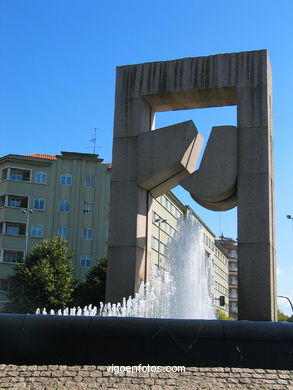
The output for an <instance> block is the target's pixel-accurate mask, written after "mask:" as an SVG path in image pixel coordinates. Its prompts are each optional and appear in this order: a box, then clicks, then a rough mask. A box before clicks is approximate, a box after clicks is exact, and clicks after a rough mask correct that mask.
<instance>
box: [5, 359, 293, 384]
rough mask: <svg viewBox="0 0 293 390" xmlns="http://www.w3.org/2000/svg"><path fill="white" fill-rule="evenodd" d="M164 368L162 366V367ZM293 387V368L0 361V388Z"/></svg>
mask: <svg viewBox="0 0 293 390" xmlns="http://www.w3.org/2000/svg"><path fill="white" fill-rule="evenodd" d="M162 369H163V370H164V371H165V369H166V367H162ZM215 388H216V389H234V390H243V389H253V390H254V389H255V390H259V389H260V390H262V389H268V390H269V389H274V390H293V372H292V371H284V370H263V369H254V370H252V369H247V368H225V367H214V368H205V367H201V368H198V367H186V369H185V372H166V371H165V372H158V373H155V372H128V373H125V372H123V373H119V374H118V375H116V374H114V373H109V372H108V371H107V367H105V366H71V367H70V366H57V365H56V366H54V365H49V366H14V365H6V364H1V365H0V390H1V389H3V390H4V389H15V390H18V389H27V390H69V389H70V390H81V389H108V390H199V389H215Z"/></svg>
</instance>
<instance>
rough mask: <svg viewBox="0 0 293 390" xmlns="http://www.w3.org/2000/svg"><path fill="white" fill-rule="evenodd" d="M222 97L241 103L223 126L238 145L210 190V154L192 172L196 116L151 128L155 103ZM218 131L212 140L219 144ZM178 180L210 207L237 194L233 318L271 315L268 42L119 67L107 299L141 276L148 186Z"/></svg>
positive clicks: (157, 189)
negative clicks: (218, 186) (221, 180)
mask: <svg viewBox="0 0 293 390" xmlns="http://www.w3.org/2000/svg"><path fill="white" fill-rule="evenodd" d="M226 105H237V129H234V130H233V129H231V128H227V127H226V128H225V129H220V130H221V131H224V132H225V134H228V133H229V134H228V135H227V139H228V142H230V143H231V145H233V148H234V149H233V150H234V151H235V153H234V157H232V158H231V161H230V162H229V164H228V165H229V166H230V167H231V169H230V170H229V175H230V176H229V178H227V180H226V182H227V183H226V184H225V185H224V186H223V188H222V190H221V191H219V193H216V194H215V193H213V192H211V193H209V194H206V193H205V192H204V191H202V190H201V188H203V187H204V186H205V181H206V180H208V179H207V177H208V175H209V172H213V169H215V164H214V166H213V164H211V166H209V164H207V165H208V166H206V167H205V168H203V169H202V173H196V174H193V175H194V180H193V179H191V177H192V176H193V175H190V174H191V173H192V171H193V170H194V165H195V162H196V159H197V156H198V150H199V148H200V145H201V137H200V135H199V134H198V133H197V130H196V128H195V126H194V125H193V123H192V122H184V123H181V124H177V125H174V126H170V128H169V129H166V128H165V129H161V130H160V131H159V132H157V131H156V132H153V133H152V130H153V118H154V113H155V112H158V111H170V110H178V109H190V108H203V107H217V106H226ZM155 133H157V134H156V135H155ZM159 133H160V134H159ZM179 133H180V136H179V138H178V134H179ZM216 133H217V129H215V134H216ZM167 134H169V135H168V136H167ZM182 134H184V135H183V136H182ZM220 138H222V137H220ZM175 139H176V140H177V141H176V144H177V145H176V146H177V148H175V149H174V148H173V149H172V146H171V145H172V144H173V141H174V140H175ZM217 139H219V137H217V136H215V141H214V143H213V145H212V146H211V147H210V149H212V148H213V147H214V148H218V147H220V146H219V145H221V142H222V141H218V140H217ZM179 141H180V142H179ZM162 145H164V147H163V146H162ZM171 149H172V150H171ZM168 151H170V153H168ZM146 152H147V153H146ZM162 154H163V155H162ZM206 154H207V156H208V154H209V153H208V149H207V151H206ZM210 154H211V153H210ZM159 156H161V158H159ZM207 161H210V158H208V157H207ZM216 165H217V164H216ZM189 175H190V176H189ZM195 176H197V178H195ZM185 177H186V179H184V178H185ZM179 182H181V183H182V185H183V186H184V187H185V188H187V189H188V190H189V191H191V192H194V193H193V195H194V199H195V200H197V201H198V202H199V203H200V204H202V205H203V206H205V207H207V208H210V209H214V210H225V209H228V208H229V207H233V206H235V204H236V203H237V205H238V263H239V282H238V295H239V296H238V306H239V309H238V310H239V319H247V320H264V321H271V320H276V286H275V278H276V273H275V232H274V189H273V186H274V176H273V139H272V87H271V69H270V64H269V58H268V54H267V51H266V50H260V51H251V52H241V53H232V54H218V55H213V56H209V57H195V58H184V59H179V60H172V61H166V62H153V63H144V64H138V65H130V66H122V67H118V68H117V78H116V100H115V124H114V140H113V168H112V184H111V211H110V232H109V233H110V234H109V260H108V261H109V264H108V271H107V291H106V298H107V300H108V301H119V300H121V298H122V297H123V296H126V297H127V296H129V295H132V294H133V293H134V292H135V291H137V289H138V287H139V285H140V283H141V281H143V280H145V279H146V276H147V272H148V259H149V256H150V247H149V245H150V244H149V241H150V240H148V235H149V230H150V229H149V228H150V221H151V218H149V217H148V216H149V215H150V211H151V199H152V196H158V194H160V193H162V192H165V191H166V190H167V189H170V188H172V187H174V186H175V185H177V184H178V183H179ZM194 183H196V185H195V184H194ZM199 183H201V184H199ZM206 187H208V186H206ZM198 189H199V192H198V191H197V190H198Z"/></svg>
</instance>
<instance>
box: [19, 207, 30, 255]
mask: <svg viewBox="0 0 293 390" xmlns="http://www.w3.org/2000/svg"><path fill="white" fill-rule="evenodd" d="M21 211H22V212H23V213H24V214H25V215H26V232H25V256H26V254H27V244H28V231H29V222H30V215H31V214H32V213H33V210H32V209H29V208H27V209H22V210H21Z"/></svg>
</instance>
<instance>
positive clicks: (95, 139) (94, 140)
mask: <svg viewBox="0 0 293 390" xmlns="http://www.w3.org/2000/svg"><path fill="white" fill-rule="evenodd" d="M92 130H93V131H94V133H93V134H92V138H91V140H90V142H92V143H93V144H94V145H93V154H96V142H97V128H96V127H94V128H93V129H92Z"/></svg>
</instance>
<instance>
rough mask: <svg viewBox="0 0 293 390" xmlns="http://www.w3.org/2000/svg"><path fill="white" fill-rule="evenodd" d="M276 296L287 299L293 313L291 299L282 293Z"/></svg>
mask: <svg viewBox="0 0 293 390" xmlns="http://www.w3.org/2000/svg"><path fill="white" fill-rule="evenodd" d="M278 298H285V299H287V300H288V301H289V303H290V306H291V309H292V313H293V304H292V302H291V299H290V298H288V297H285V296H284V295H278Z"/></svg>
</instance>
